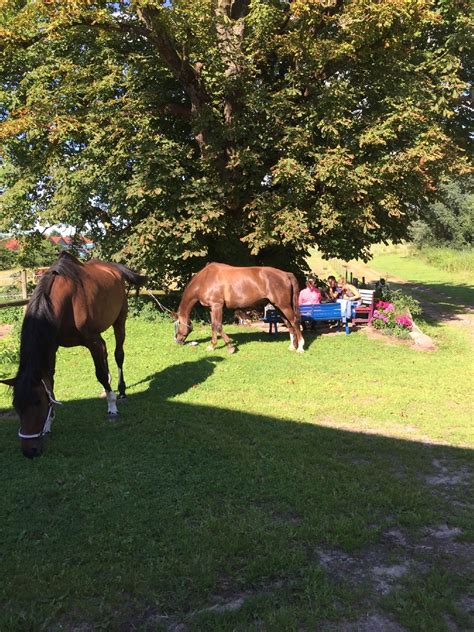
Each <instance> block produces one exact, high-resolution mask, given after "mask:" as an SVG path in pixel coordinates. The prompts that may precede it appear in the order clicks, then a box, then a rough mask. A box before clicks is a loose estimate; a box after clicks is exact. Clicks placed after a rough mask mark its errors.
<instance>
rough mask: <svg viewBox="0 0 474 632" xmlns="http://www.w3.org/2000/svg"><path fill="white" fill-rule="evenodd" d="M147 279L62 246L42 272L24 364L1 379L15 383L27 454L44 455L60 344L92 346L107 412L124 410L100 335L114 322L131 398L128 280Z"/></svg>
mask: <svg viewBox="0 0 474 632" xmlns="http://www.w3.org/2000/svg"><path fill="white" fill-rule="evenodd" d="M144 280H145V278H144V277H142V276H140V275H139V274H137V273H136V272H133V270H130V268H127V267H126V266H123V265H120V264H117V263H105V262H103V261H98V260H91V261H89V262H87V263H84V264H83V263H81V262H79V261H78V260H77V259H76V258H75V257H73V256H72V255H70V254H68V253H66V252H62V253H61V254H60V255H59V258H58V260H57V261H56V263H54V264H53V265H52V266H51V267H50V268H49V269H48V270H47V271H46V272H45V273H44V274H43V276H42V277H41V279H40V281H39V283H38V285H37V287H36V289H35V291H34V293H33V296H32V297H31V300H30V302H29V304H28V308H27V310H26V313H25V318H24V320H23V325H22V330H21V344H20V366H19V368H18V373H17V375H16V377H14V378H12V379H10V380H0V381H2V382H3V383H5V384H8V385H9V386H13V405H14V407H15V409H16V411H17V413H18V415H19V417H20V431H19V433H18V435H19V437H20V439H21V447H22V451H23V454H24V455H25V456H27V457H29V458H33V457H35V456H39V455H40V454H41V452H42V449H43V436H44V435H45V434H46V433H47V432H49V431H50V426H51V421H52V419H53V417H54V405H55V404H57V403H58V402H57V401H56V400H55V397H54V372H55V364H56V352H57V350H58V347H59V346H62V347H76V346H79V345H82V346H84V347H87V349H89V351H90V353H91V355H92V358H93V360H94V365H95V372H96V376H97V379H98V380H99V382H100V383H101V384H102V386H103V387H104V389H105V392H106V395H107V404H108V406H107V412H108V414H109V415H111V416H115V415H117V414H118V410H117V405H116V399H117V396H116V395H115V393H114V392H113V390H112V388H111V387H110V376H109V369H108V363H107V349H106V346H105V342H104V340H103V338H102V336H101V335H100V334H101V333H102V332H103V331H105V330H106V329H108V328H109V327H110V326H113V328H114V333H115V341H116V346H115V360H116V362H117V365H118V369H119V382H118V392H119V398H125V388H126V387H125V381H124V378H123V371H122V366H123V359H124V352H123V343H124V340H125V320H126V318H127V291H126V286H125V281H128V282H129V283H131V284H133V285H140V284H141V283H143V282H144Z"/></svg>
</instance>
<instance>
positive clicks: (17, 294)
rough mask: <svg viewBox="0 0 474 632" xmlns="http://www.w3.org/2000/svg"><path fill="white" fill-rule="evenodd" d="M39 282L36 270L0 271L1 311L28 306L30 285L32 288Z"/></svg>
mask: <svg viewBox="0 0 474 632" xmlns="http://www.w3.org/2000/svg"><path fill="white" fill-rule="evenodd" d="M37 281H38V274H37V273H36V271H34V270H0V309H1V308H2V307H19V306H22V305H27V304H28V300H29V299H28V294H29V293H28V284H30V288H31V287H32V286H33V285H36V283H37ZM30 294H31V292H30Z"/></svg>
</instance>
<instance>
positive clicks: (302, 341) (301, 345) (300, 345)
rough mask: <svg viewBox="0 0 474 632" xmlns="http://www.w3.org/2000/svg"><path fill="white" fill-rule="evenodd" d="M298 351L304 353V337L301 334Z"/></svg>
mask: <svg viewBox="0 0 474 632" xmlns="http://www.w3.org/2000/svg"><path fill="white" fill-rule="evenodd" d="M297 351H298V353H304V338H303V336H301V338H300V341H299V343H298V349H297Z"/></svg>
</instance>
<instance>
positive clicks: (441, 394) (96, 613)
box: [0, 319, 473, 632]
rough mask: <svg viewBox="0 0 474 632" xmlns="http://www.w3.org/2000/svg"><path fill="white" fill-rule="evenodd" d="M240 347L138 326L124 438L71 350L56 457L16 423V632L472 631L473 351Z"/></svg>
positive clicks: (11, 495) (5, 424)
mask: <svg viewBox="0 0 474 632" xmlns="http://www.w3.org/2000/svg"><path fill="white" fill-rule="evenodd" d="M228 329H229V331H230V333H231V334H232V336H233V337H234V339H235V340H237V342H238V352H237V353H236V354H234V355H228V354H227V352H226V351H225V349H224V348H223V347H222V346H220V347H219V348H218V349H217V350H216V351H214V352H207V351H206V350H205V348H206V346H207V341H208V338H209V335H210V332H209V328H208V327H207V326H206V327H204V326H197V327H196V328H195V331H194V332H193V334H192V336H191V339H194V340H197V341H199V345H198V346H196V347H191V346H184V347H178V346H176V345H175V344H174V343H173V340H172V325H171V323H169V322H159V321H157V322H147V321H145V320H140V319H129V322H128V337H127V341H126V359H125V378H126V380H127V383H128V384H129V391H128V392H129V401H128V403H127V404H124V405H122V407H121V417H120V419H119V420H118V421H116V422H109V421H107V420H106V417H105V410H106V404H105V401H104V400H101V399H99V398H98V394H99V392H100V387H99V385H98V383H97V382H96V380H95V377H94V371H93V367H92V361H91V359H90V357H89V356H88V354H87V352H86V351H85V350H83V349H80V348H76V349H69V350H65V349H63V350H61V351H60V353H59V357H58V366H57V385H56V395H57V397H59V398H60V399H61V400H62V401H63V402H64V406H63V407H61V408H59V409H58V411H57V419H56V421H55V424H54V428H53V434H52V437H51V439H50V440H49V445H48V448H47V451H46V454H45V455H44V456H43V457H42V458H40V459H37V460H34V461H28V460H27V459H25V458H24V457H23V456H22V455H21V453H20V450H19V444H18V439H17V438H16V429H17V422H16V421H15V420H14V418H13V417H11V416H3V417H0V458H1V462H2V468H1V474H0V477H1V489H2V493H3V498H4V500H3V503H2V507H1V511H0V541H1V543H2V544H1V547H0V568H1V569H2V578H3V579H2V581H1V582H0V630H8V631H10V630H28V631H30V630H55V631H56V630H72V629H76V630H77V629H81V630H99V629H107V630H172V629H175V628H176V626H179V625H181V626H182V627H181V628H179V629H181V630H193V631H194V630H202V631H206V632H207V631H209V630H216V631H221V630H229V631H230V630H242V631H244V630H245V631H247V630H262V629H264V630H272V631H273V630H285V631H286V630H315V629H318V630H319V629H324V626H325V625H330V624H334V625H335V626H336V628H332V629H338V622H339V624H341V622H342V621H348V620H360V619H361V617H364V616H365V614H366V613H371V612H372V613H377V616H379V617H382V619H383V620H385V619H387V620H389V621H398V622H399V623H402V624H403V625H404V626H405V627H406V629H410V630H445V629H446V630H447V629H448V627H446V626H447V625H448V620H449V621H452V622H454V623H455V624H456V625H458V626H459V627H460V628H462V627H463V626H464V627H465V628H466V629H467V628H468V627H469V625H470V624H469V621H468V619H467V616H466V614H465V610H466V609H465V608H463V606H462V604H463V599H464V598H465V596H466V594H467V587H466V582H467V578H468V575H469V571H468V567H467V566H466V551H467V550H468V546H469V545H468V544H467V541H468V539H469V536H472V524H471V522H470V516H471V514H470V513H469V506H468V497H469V493H470V487H469V485H468V484H467V482H468V478H467V477H468V476H469V470H470V468H471V466H472V442H473V441H472V439H473V437H472V430H471V428H472V426H471V425H470V424H471V422H472V407H471V397H470V395H469V393H470V390H471V386H472V376H470V375H469V370H468V369H469V358H470V355H469V354H470V353H472V348H470V347H469V338H468V336H467V333H466V332H464V330H463V329H460V328H449V327H442V328H437V329H436V330H434V329H433V332H432V333H433V334H434V335H435V336H436V341H437V344H438V351H437V352H436V353H420V352H417V351H414V350H413V349H412V348H410V347H408V346H406V345H394V344H391V343H389V342H388V341H384V340H382V341H380V340H371V339H368V338H367V336H366V335H365V333H364V332H359V333H355V332H354V333H351V335H349V336H345V335H344V334H342V335H331V336H314V335H312V336H311V335H308V336H307V353H305V354H304V355H299V354H296V353H290V352H289V351H288V340H287V335H283V334H280V335H279V337H278V338H277V339H275V338H273V337H270V336H269V335H268V334H267V333H266V332H260V331H258V330H255V329H252V328H245V327H240V328H239V327H236V326H230V327H229V328H228ZM107 341H108V345H109V356H110V358H113V353H112V351H113V346H112V337H111V336H110V335H108V336H107ZM0 357H3V364H0V372H1V373H2V374H3V375H7V374H8V375H9V374H12V373H13V371H14V367H13V366H12V365H11V364H9V360H8V356H7V355H5V354H4V355H3V356H0ZM114 369H115V367H113V374H114V375H116V370H114ZM114 379H115V378H114ZM9 405H10V404H9V394H8V392H7V389H3V390H1V391H0V409H1V408H2V407H3V410H4V411H6V410H8V409H9ZM443 476H444V479H443ZM438 479H439V480H438ZM443 525H447V526H448V527H449V529H454V531H453V532H452V534H451V535H450V536H449V537H444V536H442V537H438V536H436V535H433V534H436V533H437V531H436V530H437V529H438V530H439V529H440V528H442V526H443ZM393 534H395V536H396V537H395V536H394V535H393ZM453 534H454V535H453ZM443 538H444V539H443ZM448 544H449V546H448ZM393 569H402V570H401V571H397V572H395V571H394V570H393ZM403 569H405V571H404V570H403ZM394 573H395V575H396V574H397V573H398V574H399V575H400V577H399V578H398V579H396V580H395V579H394V576H393V574H394Z"/></svg>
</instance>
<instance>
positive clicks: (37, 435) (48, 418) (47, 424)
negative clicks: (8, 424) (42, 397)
mask: <svg viewBox="0 0 474 632" xmlns="http://www.w3.org/2000/svg"><path fill="white" fill-rule="evenodd" d="M41 383H42V384H43V387H44V390H45V391H46V395H47V396H48V399H49V405H48V414H47V415H46V419H45V422H44V425H43V430H41V432H36V433H35V434H23V433H22V432H21V428H20V430H19V431H18V436H19V437H20V439H39V438H40V437H42V436H44V435H45V434H48V432H51V423H52V421H53V419H54V406H55V405H56V404H58V405H59V406H62V402H59V401H58V400H57V399H54V397H53V395H52V393H51V391H50V390H49V389H48V387H47V386H46V384H45V382H44V380H41Z"/></svg>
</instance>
